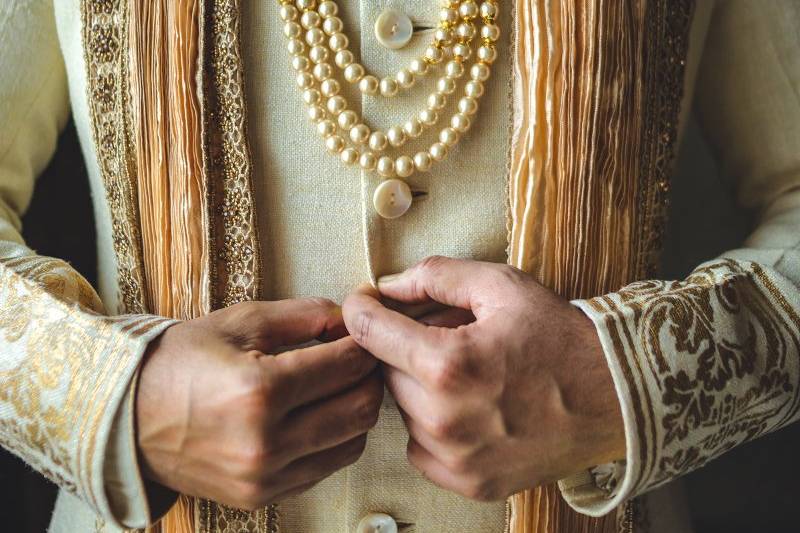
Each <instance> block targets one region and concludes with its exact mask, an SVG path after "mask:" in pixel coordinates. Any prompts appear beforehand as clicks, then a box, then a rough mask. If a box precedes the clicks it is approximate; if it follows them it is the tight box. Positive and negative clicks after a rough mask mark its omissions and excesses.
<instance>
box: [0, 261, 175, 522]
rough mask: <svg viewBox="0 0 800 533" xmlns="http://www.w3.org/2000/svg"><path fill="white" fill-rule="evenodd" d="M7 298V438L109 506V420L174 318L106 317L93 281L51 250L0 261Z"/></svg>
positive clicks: (1, 331)
mask: <svg viewBox="0 0 800 533" xmlns="http://www.w3.org/2000/svg"><path fill="white" fill-rule="evenodd" d="M0 301H2V302H3V306H2V308H0V346H2V351H3V354H4V357H3V358H2V360H0V383H2V384H3V386H2V387H0V444H2V445H3V446H4V447H6V448H8V449H10V450H13V451H14V452H15V453H17V454H18V455H20V456H21V457H22V458H23V459H24V460H25V461H26V462H28V463H29V464H30V465H31V466H32V467H34V468H35V469H36V470H38V471H40V472H41V473H42V474H43V475H45V476H46V477H48V478H49V479H51V480H52V481H53V482H55V483H57V484H58V485H60V486H61V487H62V488H64V489H66V490H69V491H71V492H73V493H76V494H77V495H78V496H79V497H80V498H81V499H83V500H84V501H86V502H88V503H89V504H90V505H92V506H93V507H94V508H95V509H99V505H98V502H99V501H101V500H104V499H105V495H104V494H97V493H96V492H95V489H96V487H95V486H94V484H96V478H97V475H98V474H97V473H96V472H95V466H96V461H95V453H97V452H98V449H99V448H100V447H102V446H104V443H103V442H101V440H100V435H99V433H98V431H99V428H100V425H101V419H104V418H105V419H106V420H107V419H109V418H110V417H112V416H113V412H109V409H108V406H109V405H111V404H113V401H114V398H113V395H114V394H115V393H116V392H117V391H118V390H119V387H118V386H117V384H118V383H119V381H120V379H126V377H125V376H126V374H130V373H131V372H132V371H133V368H134V367H135V365H136V363H137V360H136V359H137V358H136V357H134V356H133V355H134V354H135V353H137V351H141V349H142V346H143V345H141V344H140V343H139V342H140V340H141V339H143V338H145V337H146V336H147V335H148V334H152V333H154V332H155V331H156V329H154V328H155V327H156V326H157V325H159V324H164V322H165V321H164V320H162V319H158V318H153V317H147V316H121V317H105V316H102V315H101V314H99V313H100V312H101V311H102V305H101V304H100V301H99V299H98V298H97V295H96V294H95V293H94V291H92V290H91V287H89V286H88V284H87V282H86V281H85V280H84V279H83V278H82V277H80V276H79V275H78V274H77V273H76V272H75V271H74V270H72V269H71V268H70V267H69V265H67V264H66V263H64V262H63V261H60V260H57V259H51V258H48V257H39V256H26V257H21V258H14V259H10V260H6V261H2V262H0ZM142 342H143V341H142ZM111 411H113V409H112V410H111Z"/></svg>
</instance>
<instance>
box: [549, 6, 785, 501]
mask: <svg viewBox="0 0 800 533" xmlns="http://www.w3.org/2000/svg"><path fill="white" fill-rule="evenodd" d="M731 87H735V89H734V90H731ZM697 101H698V104H699V105H698V110H699V114H700V118H701V122H702V123H703V126H704V128H705V130H706V132H707V135H708V137H709V140H710V142H711V144H712V146H713V148H714V149H715V151H716V152H717V154H718V156H719V159H720V161H721V163H722V167H723V170H724V171H725V172H726V173H727V174H729V175H730V176H732V177H733V178H734V179H735V180H736V182H737V190H738V199H739V203H740V204H741V205H742V206H744V207H746V208H749V209H753V210H755V211H756V213H757V214H758V219H759V224H758V227H757V228H756V230H755V231H754V232H753V233H752V234H751V236H750V237H749V238H748V239H747V240H746V242H745V243H744V244H743V247H742V248H740V249H737V250H732V251H729V252H727V253H724V254H722V255H721V256H720V257H719V258H718V259H716V260H713V261H710V262H708V263H705V264H703V265H700V266H699V267H698V268H697V269H696V270H695V271H694V272H693V273H692V274H691V275H690V276H689V277H688V278H687V279H686V280H684V281H680V282H643V283H638V284H633V285H631V286H628V287H625V288H623V289H621V290H620V291H617V292H616V293H613V294H609V295H606V296H603V297H598V298H593V299H590V300H583V301H576V302H575V303H576V305H578V306H579V307H580V308H581V309H583V310H584V311H585V312H586V313H587V314H588V315H589V316H590V317H591V318H592V319H593V320H594V322H595V324H596V326H597V329H598V332H599V334H600V338H601V341H602V343H603V347H604V349H605V352H606V356H607V358H608V361H609V366H610V368H611V372H612V375H613V377H614V381H615V384H616V388H617V392H618V394H619V397H620V401H621V404H622V410H623V416H624V419H625V429H626V440H627V448H628V449H627V457H626V461H624V462H621V463H619V464H616V465H604V466H603V467H602V468H598V469H595V470H594V472H593V473H592V475H589V473H587V474H585V475H582V476H576V477H575V478H573V479H568V480H564V481H563V482H562V488H563V491H564V494H565V496H566V497H567V498H568V500H569V501H570V503H571V504H572V505H573V506H574V507H576V508H577V509H578V510H580V511H582V512H586V513H589V514H598V515H599V514H603V513H605V512H607V511H608V510H609V509H611V508H613V507H614V506H615V505H617V504H619V503H620V502H622V501H624V500H626V499H628V498H631V497H633V496H636V495H637V494H640V493H643V492H645V491H647V490H650V489H652V488H653V487H657V486H659V485H661V484H663V483H666V482H668V481H670V480H672V479H675V478H676V477H678V476H680V475H682V474H685V473H687V472H690V471H692V470H694V469H696V468H698V467H701V466H702V465H703V464H705V463H706V462H707V461H709V460H711V459H713V458H714V457H717V456H718V455H720V454H722V453H724V452H726V451H728V450H730V449H731V448H733V447H734V446H737V445H739V444H741V443H743V442H746V441H748V440H752V439H754V438H757V437H759V436H761V435H764V434H766V433H768V432H770V431H774V430H777V429H779V428H781V427H783V426H785V425H787V424H790V423H792V422H794V421H796V420H797V419H798V418H800V390H799V387H800V361H798V358H799V357H798V356H800V4H798V3H797V2H796V1H792V0H783V1H773V2H758V3H757V2H752V1H746V0H737V1H728V2H721V3H719V4H718V6H717V7H716V9H715V12H714V14H713V17H712V21H711V25H710V31H709V33H708V38H707V43H706V53H705V55H704V58H703V63H702V65H701V72H700V75H699V78H698V86H697Z"/></svg>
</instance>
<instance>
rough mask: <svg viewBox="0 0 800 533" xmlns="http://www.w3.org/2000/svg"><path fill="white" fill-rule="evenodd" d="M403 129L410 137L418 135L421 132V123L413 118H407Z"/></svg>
mask: <svg viewBox="0 0 800 533" xmlns="http://www.w3.org/2000/svg"><path fill="white" fill-rule="evenodd" d="M403 131H404V132H405V134H406V135H408V136H409V137H411V138H415V137H419V136H420V134H421V133H422V123H421V122H420V121H419V120H417V119H415V118H412V119H411V120H407V121H406V122H405V124H403Z"/></svg>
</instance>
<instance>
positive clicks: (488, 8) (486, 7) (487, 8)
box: [481, 2, 497, 19]
mask: <svg viewBox="0 0 800 533" xmlns="http://www.w3.org/2000/svg"><path fill="white" fill-rule="evenodd" d="M496 16H497V4H495V3H494V2H483V3H482V4H481V17H482V18H485V19H493V18H494V17H496Z"/></svg>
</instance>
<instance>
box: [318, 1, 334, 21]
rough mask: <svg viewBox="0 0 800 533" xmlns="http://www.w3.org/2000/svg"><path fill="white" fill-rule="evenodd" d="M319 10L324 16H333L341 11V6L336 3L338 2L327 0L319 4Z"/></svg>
mask: <svg viewBox="0 0 800 533" xmlns="http://www.w3.org/2000/svg"><path fill="white" fill-rule="evenodd" d="M317 11H319V14H320V15H322V16H323V17H326V18H327V17H333V16H335V15H336V13H338V12H339V6H337V5H336V2H331V1H330V0H327V1H325V2H322V3H321V4H320V5H319V8H317Z"/></svg>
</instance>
